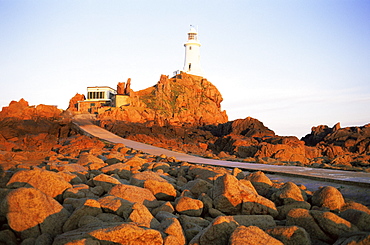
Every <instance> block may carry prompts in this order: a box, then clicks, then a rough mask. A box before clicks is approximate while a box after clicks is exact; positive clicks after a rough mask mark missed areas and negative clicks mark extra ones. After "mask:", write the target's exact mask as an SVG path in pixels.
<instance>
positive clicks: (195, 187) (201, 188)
mask: <svg viewBox="0 0 370 245" xmlns="http://www.w3.org/2000/svg"><path fill="white" fill-rule="evenodd" d="M212 187H213V185H212V184H211V183H209V182H208V181H205V180H203V179H195V180H192V181H189V182H188V183H186V184H185V185H184V186H182V188H181V190H182V191H183V190H189V191H190V192H191V193H193V195H194V196H195V197H198V196H199V195H200V194H201V193H207V192H208V190H209V189H211V188H212Z"/></svg>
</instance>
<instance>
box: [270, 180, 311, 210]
mask: <svg viewBox="0 0 370 245" xmlns="http://www.w3.org/2000/svg"><path fill="white" fill-rule="evenodd" d="M271 200H272V201H274V202H275V204H276V205H279V206H280V205H285V204H289V203H292V202H303V201H306V200H307V197H306V196H305V197H304V196H303V194H302V190H301V189H300V188H299V187H298V186H297V185H296V184H294V183H292V182H286V183H285V184H284V185H283V186H282V187H281V188H280V189H279V190H277V191H276V192H274V194H272V196H271Z"/></svg>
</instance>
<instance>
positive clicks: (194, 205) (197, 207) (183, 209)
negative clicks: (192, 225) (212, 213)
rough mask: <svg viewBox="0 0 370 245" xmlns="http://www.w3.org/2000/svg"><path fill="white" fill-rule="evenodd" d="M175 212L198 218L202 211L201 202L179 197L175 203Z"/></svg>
mask: <svg viewBox="0 0 370 245" xmlns="http://www.w3.org/2000/svg"><path fill="white" fill-rule="evenodd" d="M175 210H176V211H177V212H178V213H180V214H184V215H189V216H200V215H201V214H202V211H203V202H202V201H200V200H197V199H193V198H190V197H186V196H181V197H179V198H177V199H176V201H175Z"/></svg>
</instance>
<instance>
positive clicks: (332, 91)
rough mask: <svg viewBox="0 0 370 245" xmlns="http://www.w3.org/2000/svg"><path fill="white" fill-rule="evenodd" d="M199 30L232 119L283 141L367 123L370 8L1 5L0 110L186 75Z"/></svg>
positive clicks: (340, 1)
mask: <svg viewBox="0 0 370 245" xmlns="http://www.w3.org/2000/svg"><path fill="white" fill-rule="evenodd" d="M191 24H192V25H195V26H198V28H199V38H200V41H201V43H202V47H201V63H202V66H203V70H204V73H205V77H206V78H207V79H208V80H209V81H211V82H212V83H213V84H214V85H216V86H217V88H218V89H219V90H220V92H221V94H222V95H223V98H224V101H223V102H222V104H221V105H222V109H225V110H226V111H227V114H228V116H229V119H230V120H234V119H238V118H245V117H248V116H251V117H254V118H257V119H259V120H260V121H262V122H263V123H264V124H265V125H266V126H267V127H269V128H270V129H272V130H274V131H275V132H276V133H277V134H279V135H296V136H298V137H302V136H304V135H305V134H307V133H309V132H310V130H311V127H312V126H317V125H320V124H326V125H329V126H333V125H334V124H335V123H337V122H341V125H342V127H344V126H352V125H364V124H366V123H369V122H370V109H369V108H370V1H368V0H364V1H360V0H358V1H356V0H352V1H350V0H347V1H344V0H326V1H294V0H289V1H288V0H286V1H284V0H283V1H274V0H271V1H264V0H261V1H248V0H243V1H161V0H160V1H143V0H142V1H140V0H138V1H124V0H120V1H69V0H65V1H41V0H35V1H31V0H30V1H18V0H0V86H1V89H0V107H2V106H6V105H8V104H9V102H10V101H11V100H19V99H20V98H24V99H26V100H27V101H29V103H30V104H31V105H37V104H41V103H42V104H50V105H58V107H59V108H62V109H66V107H67V105H68V101H69V99H70V98H71V97H72V96H74V95H75V94H76V93H77V92H78V93H86V87H87V86H97V85H107V86H111V87H114V88H115V87H116V85H117V83H118V82H121V81H126V80H127V78H131V79H132V88H133V89H134V90H140V89H144V88H147V87H149V86H152V85H154V84H156V83H157V81H158V80H159V77H160V75H161V74H166V75H172V72H173V71H175V70H178V69H182V66H183V61H184V47H183V44H184V42H185V41H186V38H187V36H186V33H187V31H188V30H189V26H190V25H191Z"/></svg>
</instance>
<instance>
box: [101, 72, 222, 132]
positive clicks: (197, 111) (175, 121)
mask: <svg viewBox="0 0 370 245" xmlns="http://www.w3.org/2000/svg"><path fill="white" fill-rule="evenodd" d="M126 90H127V89H126V88H125V91H126ZM122 92H124V91H122ZM130 100H131V103H130V106H127V107H121V108H116V109H111V110H110V111H106V112H104V113H101V114H100V115H99V120H101V121H102V124H103V125H104V121H106V120H120V121H129V122H139V123H144V122H153V123H155V124H157V125H161V126H163V125H188V126H199V125H208V124H218V123H225V122H227V115H226V112H225V111H221V102H222V100H223V99H222V96H221V94H220V92H219V91H218V90H217V88H216V87H215V86H214V85H213V84H211V83H210V82H209V81H207V80H206V79H205V78H202V77H198V76H193V75H189V74H186V73H182V74H180V75H177V76H176V77H173V78H168V76H165V75H162V76H161V78H160V80H159V82H158V83H157V84H156V85H155V86H153V87H149V88H147V89H144V90H141V91H137V92H130Z"/></svg>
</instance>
